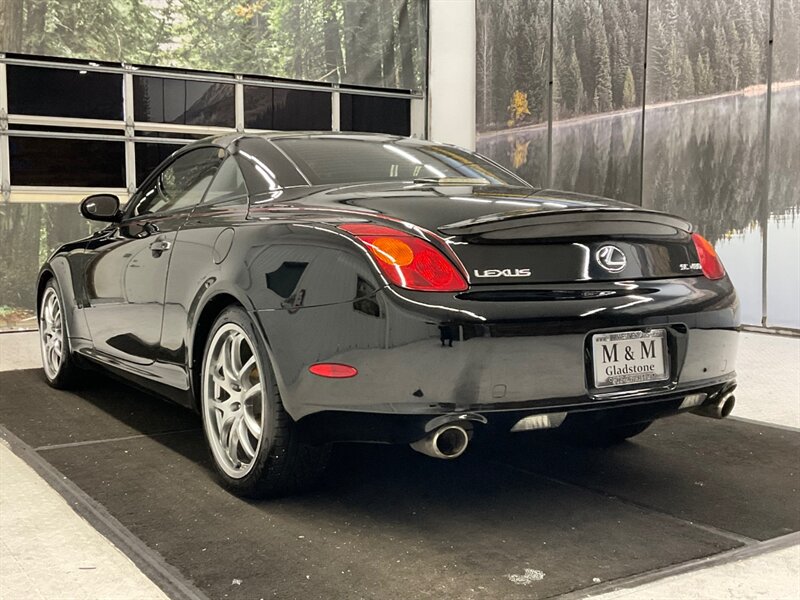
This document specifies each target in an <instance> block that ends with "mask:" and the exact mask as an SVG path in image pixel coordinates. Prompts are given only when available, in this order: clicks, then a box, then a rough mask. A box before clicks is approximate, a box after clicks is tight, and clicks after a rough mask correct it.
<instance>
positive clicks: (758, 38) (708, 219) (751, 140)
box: [642, 0, 769, 324]
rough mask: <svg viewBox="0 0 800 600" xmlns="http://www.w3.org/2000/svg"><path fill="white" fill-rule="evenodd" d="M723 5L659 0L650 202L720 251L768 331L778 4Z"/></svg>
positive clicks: (649, 140)
mask: <svg viewBox="0 0 800 600" xmlns="http://www.w3.org/2000/svg"><path fill="white" fill-rule="evenodd" d="M713 7H714V5H713V4H711V3H707V2H705V1H701V0H693V1H692V2H678V3H676V2H675V1H674V0H651V1H650V32H649V48H648V61H647V64H648V68H647V74H648V75H647V77H648V79H647V114H646V117H645V127H646V131H645V155H644V189H643V190H642V200H643V204H644V205H645V206H647V207H651V208H656V209H659V210H664V211H666V212H670V213H675V214H678V215H682V216H685V217H687V218H688V219H689V220H691V221H692V222H693V223H694V224H695V225H696V226H697V229H698V231H700V232H701V233H702V234H703V235H705V236H706V237H707V238H708V239H709V240H710V241H711V242H712V243H715V244H716V245H717V249H718V252H719V254H720V256H721V257H722V260H723V262H724V264H725V266H726V268H727V270H728V273H729V274H730V276H731V279H732V280H733V283H734V284H735V285H736V289H737V291H738V293H739V297H740V299H741V302H742V319H743V321H744V322H745V323H749V324H759V323H760V322H761V289H762V286H761V258H762V250H761V235H762V232H763V231H764V230H765V229H766V224H765V223H761V222H759V214H760V209H761V201H762V197H763V189H764V188H763V179H762V177H763V176H764V167H765V163H764V159H765V152H764V149H765V148H764V146H765V143H764V124H765V122H766V87H765V86H764V85H763V84H764V82H765V80H766V73H765V71H764V69H765V65H766V44H765V43H763V42H764V41H765V40H766V39H767V31H766V27H767V26H768V23H769V15H768V11H769V0H757V1H753V2H748V3H738V2H737V3H731V4H730V5H726V10H725V11H717V10H713Z"/></svg>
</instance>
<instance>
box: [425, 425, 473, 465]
mask: <svg viewBox="0 0 800 600" xmlns="http://www.w3.org/2000/svg"><path fill="white" fill-rule="evenodd" d="M469 437H470V436H469V432H468V431H467V430H466V429H465V428H464V427H462V426H461V425H443V426H442V427H439V428H438V429H437V430H435V431H433V432H431V433H429V434H428V435H426V436H425V437H424V438H422V439H421V440H417V441H416V442H413V443H412V444H411V447H412V448H413V449H414V450H416V451H417V452H421V453H422V454H425V455H427V456H432V457H433V458H444V459H449V458H458V457H459V456H461V455H462V454H464V452H465V451H466V449H467V446H468V445H469Z"/></svg>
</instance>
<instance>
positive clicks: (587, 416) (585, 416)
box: [299, 379, 735, 444]
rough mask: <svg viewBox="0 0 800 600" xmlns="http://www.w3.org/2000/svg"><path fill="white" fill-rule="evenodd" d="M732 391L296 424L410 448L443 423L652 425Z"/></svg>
mask: <svg viewBox="0 0 800 600" xmlns="http://www.w3.org/2000/svg"><path fill="white" fill-rule="evenodd" d="M734 388H735V381H734V380H733V379H729V380H727V381H725V382H722V383H716V384H713V385H706V386H702V387H699V388H698V387H695V388H693V389H691V390H682V391H679V390H674V391H672V392H670V393H666V394H658V395H651V396H643V397H639V398H623V399H616V400H606V401H602V402H592V401H585V400H584V399H576V401H575V402H573V403H568V402H565V401H563V400H555V401H550V402H538V401H534V402H530V403H519V404H518V405H517V406H515V407H514V408H510V409H505V410H504V409H500V408H498V407H497V406H495V405H491V406H488V407H475V409H474V410H468V411H455V412H439V413H429V414H386V413H369V412H354V411H323V412H318V413H314V414H312V415H309V416H307V417H305V418H303V419H302V420H301V421H300V423H299V425H300V431H301V434H302V435H303V437H304V439H305V440H306V441H309V442H311V443H315V444H319V443H328V442H373V443H385V444H410V443H411V442H415V441H417V440H419V439H422V438H423V437H425V436H426V435H427V434H429V433H431V432H432V431H434V430H435V429H437V428H439V427H440V426H442V425H445V424H448V423H456V422H458V423H461V424H462V425H465V426H466V427H468V428H470V429H473V430H474V431H475V433H476V435H479V436H481V437H483V436H502V435H506V434H508V433H510V432H511V431H512V428H513V427H514V425H516V424H517V423H518V422H519V421H520V420H522V419H524V418H525V417H529V416H532V415H542V414H554V413H555V414H560V413H567V415H566V419H565V420H564V421H563V422H562V423H561V424H560V427H562V428H569V427H571V426H577V427H588V428H590V429H591V428H594V427H614V426H620V425H627V424H631V423H640V422H643V421H653V420H655V419H661V418H664V417H669V416H673V415H677V414H681V413H685V412H691V411H693V410H695V409H696V408H697V406H689V407H686V408H682V407H681V403H682V402H683V400H684V398H686V396H687V395H689V394H697V393H702V394H704V395H705V399H704V401H703V405H711V404H713V403H714V402H715V401H716V400H718V399H719V398H720V397H722V396H723V395H724V394H725V393H726V392H728V391H731V390H732V389H734Z"/></svg>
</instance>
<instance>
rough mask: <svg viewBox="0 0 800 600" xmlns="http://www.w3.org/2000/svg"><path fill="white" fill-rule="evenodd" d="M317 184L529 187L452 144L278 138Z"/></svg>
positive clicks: (276, 141) (284, 150)
mask: <svg viewBox="0 0 800 600" xmlns="http://www.w3.org/2000/svg"><path fill="white" fill-rule="evenodd" d="M273 143H274V144H275V145H276V146H277V147H278V148H280V149H281V150H282V151H283V152H285V153H286V154H287V155H288V156H289V157H290V158H291V159H292V160H293V161H294V162H295V164H296V165H297V166H298V167H299V168H300V170H301V171H303V173H304V174H305V176H306V177H307V178H308V179H309V181H310V182H311V184H313V185H325V184H337V183H359V182H366V181H392V180H398V181H415V180H416V181H424V182H430V183H436V182H438V181H442V182H447V181H448V180H450V181H451V182H454V183H455V182H459V180H460V182H461V183H463V184H465V183H487V184H491V185H512V186H525V187H529V184H527V183H526V182H525V181H523V180H522V179H520V178H518V177H516V176H515V175H514V174H513V173H510V172H509V171H506V170H505V169H503V168H502V167H499V166H497V165H495V164H493V163H492V162H490V161H488V160H486V159H484V158H482V157H480V156H478V155H476V154H472V153H470V152H466V151H464V150H461V149H459V148H456V147H453V146H444V145H436V144H414V143H389V142H380V141H375V140H363V139H342V138H311V139H309V138H286V139H277V140H273Z"/></svg>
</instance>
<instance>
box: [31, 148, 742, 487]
mask: <svg viewBox="0 0 800 600" xmlns="http://www.w3.org/2000/svg"><path fill="white" fill-rule="evenodd" d="M80 210H81V213H82V214H83V216H85V217H86V218H88V219H93V220H95V221H106V222H108V226H107V227H106V228H105V229H102V230H101V231H98V232H97V233H95V234H94V235H92V236H91V237H88V238H86V239H82V240H79V241H76V242H72V243H69V244H66V245H64V246H62V247H61V248H60V249H58V250H57V251H56V252H55V253H54V254H53V255H52V257H50V259H49V260H48V261H47V262H46V263H45V264H44V266H43V267H42V270H41V273H40V275H39V279H38V314H39V327H40V332H41V348H42V357H43V363H44V373H45V375H46V377H47V380H48V381H49V382H50V384H51V385H53V386H54V387H58V388H62V387H66V386H67V385H69V383H70V382H72V381H74V380H75V378H76V376H77V377H80V376H81V375H80V373H81V368H82V367H85V366H89V365H100V366H102V367H103V368H105V369H107V370H110V371H113V372H114V373H116V374H117V375H121V376H122V377H124V378H126V379H128V380H129V381H132V382H134V383H135V384H137V385H139V386H142V387H144V388H147V389H148V390H150V391H153V392H156V393H158V394H160V395H162V396H166V397H167V398H170V399H172V400H174V401H176V402H179V403H181V404H183V405H185V406H187V407H190V408H192V409H194V410H196V411H198V412H199V413H200V414H201V416H202V419H203V423H204V429H205V436H206V439H207V441H208V445H209V448H210V450H211V455H212V456H213V462H214V464H215V466H216V468H217V470H218V471H219V474H220V476H221V478H222V481H223V482H224V484H225V485H226V486H227V487H228V488H229V489H231V490H233V491H234V492H236V493H238V494H242V495H246V496H261V497H263V496H269V495H276V494H281V493H289V492H293V491H297V490H300V489H302V488H304V487H306V486H307V485H309V484H310V483H312V482H313V481H314V479H315V478H317V477H318V476H319V475H320V474H321V472H322V471H323V469H324V468H325V465H326V463H327V461H328V456H329V448H330V443H331V442H336V441H359V442H383V443H395V444H410V445H411V446H412V447H413V448H414V449H416V450H419V451H420V452H423V453H425V454H428V455H430V456H434V457H438V458H455V457H457V456H459V455H461V454H462V453H463V452H464V451H465V450H466V448H467V446H468V445H469V443H470V441H471V440H472V439H473V437H474V438H477V437H480V436H487V437H488V436H489V435H490V434H495V435H496V434H508V435H520V434H519V433H517V432H524V431H530V430H538V429H552V428H559V431H560V432H564V434H567V433H568V434H569V435H571V436H573V437H578V438H580V440H581V441H583V442H592V443H600V444H609V443H614V442H618V441H622V440H624V439H626V438H629V437H632V436H634V435H636V434H638V433H640V432H642V431H644V429H645V428H646V427H647V426H648V425H649V424H650V423H652V421H653V420H654V419H657V418H660V417H664V416H668V415H674V414H677V413H680V412H685V411H692V412H695V413H698V414H702V415H705V416H712V417H717V418H721V417H723V416H726V415H727V414H728V413H729V412H730V411H731V409H732V407H733V401H734V400H733V390H734V387H735V379H734V378H735V372H734V367H735V359H736V348H737V329H738V325H739V303H738V301H737V298H736V294H735V292H734V289H733V286H732V285H731V282H730V280H729V279H728V277H727V276H726V274H725V270H724V268H723V266H722V264H721V262H720V260H719V258H718V257H717V255H716V253H715V251H714V249H713V247H712V246H711V245H710V244H709V243H708V242H707V241H706V240H705V239H704V238H703V237H701V236H700V235H699V234H698V233H695V232H693V230H692V226H691V225H690V224H689V223H687V222H686V221H684V220H683V219H681V218H678V217H675V216H670V215H667V214H663V213H660V212H654V211H651V210H645V209H642V208H640V207H638V206H633V205H629V204H622V203H619V202H615V201H612V200H608V199H604V198H597V197H591V196H583V195H578V194H573V193H567V192H560V191H554V190H542V189H536V188H533V187H531V186H530V185H529V184H527V183H526V182H525V181H523V180H521V179H520V178H518V177H517V176H516V175H514V174H512V173H511V172H509V171H507V170H505V169H503V168H502V167H500V166H498V165H497V164H495V163H493V162H491V161H489V160H487V159H485V158H483V157H481V156H479V155H476V154H472V153H470V152H467V151H465V150H462V149H459V148H456V147H453V146H447V145H443V144H436V143H431V142H425V141H418V140H412V139H405V138H398V137H394V136H386V135H361V134H350V135H348V134H331V133H270V134H265V135H251V134H230V135H223V136H219V137H214V138H209V139H205V140H202V141H198V142H196V143H193V144H191V145H189V146H187V147H185V148H183V149H181V150H179V151H178V152H176V153H175V154H173V155H172V156H171V157H170V158H169V159H167V160H166V161H164V163H162V164H161V165H160V166H159V167H158V169H156V171H155V172H154V173H153V174H152V175H150V177H149V178H148V179H147V180H146V181H145V182H144V184H143V185H142V186H141V187H140V188H139V190H138V191H137V192H136V193H135V194H134V195H133V196H132V198H131V199H130V201H129V202H128V203H127V205H126V206H125V207H124V208H123V207H120V203H119V200H118V198H117V197H115V196H111V195H107V194H98V195H93V196H90V197H88V198H86V199H85V200H84V201H83V202H82V203H81V206H80ZM494 439H497V438H494Z"/></svg>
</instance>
